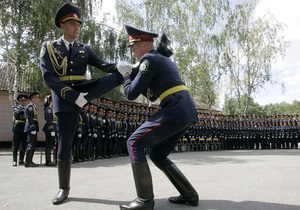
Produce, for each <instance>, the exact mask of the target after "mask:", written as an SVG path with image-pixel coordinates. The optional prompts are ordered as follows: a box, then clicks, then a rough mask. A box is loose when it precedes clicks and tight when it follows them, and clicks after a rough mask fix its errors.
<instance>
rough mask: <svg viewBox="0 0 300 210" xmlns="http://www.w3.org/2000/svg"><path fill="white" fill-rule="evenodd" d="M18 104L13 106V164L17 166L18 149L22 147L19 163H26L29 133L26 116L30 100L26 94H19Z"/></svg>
mask: <svg viewBox="0 0 300 210" xmlns="http://www.w3.org/2000/svg"><path fill="white" fill-rule="evenodd" d="M17 101H18V103H19V105H18V106H15V107H14V108H13V118H14V122H13V129H12V131H13V144H12V149H13V166H17V156H18V150H19V148H20V155H19V165H24V155H25V151H26V147H27V134H26V133H24V127H25V123H26V119H25V116H24V110H25V103H27V102H26V101H28V96H27V95H26V94H19V95H18V96H17Z"/></svg>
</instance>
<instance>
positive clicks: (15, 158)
mask: <svg viewBox="0 0 300 210" xmlns="http://www.w3.org/2000/svg"><path fill="white" fill-rule="evenodd" d="M17 157H18V151H17V150H15V149H14V150H13V163H12V166H17Z"/></svg>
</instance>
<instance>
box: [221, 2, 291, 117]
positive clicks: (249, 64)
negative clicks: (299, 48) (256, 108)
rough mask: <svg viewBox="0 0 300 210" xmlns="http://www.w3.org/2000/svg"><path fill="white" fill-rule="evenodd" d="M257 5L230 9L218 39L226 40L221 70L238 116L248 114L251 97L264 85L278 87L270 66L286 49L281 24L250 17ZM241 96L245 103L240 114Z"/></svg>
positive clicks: (269, 17) (267, 16)
mask: <svg viewBox="0 0 300 210" xmlns="http://www.w3.org/2000/svg"><path fill="white" fill-rule="evenodd" d="M257 2H258V1H251V2H246V3H243V4H241V5H237V6H236V7H234V8H233V9H232V10H231V11H230V13H229V16H228V21H227V23H226V26H225V30H224V31H223V32H222V34H221V39H222V40H224V39H225V40H227V41H226V42H225V43H226V45H224V46H222V49H223V55H222V59H221V60H222V66H223V68H224V70H225V71H226V72H227V73H228V74H229V76H230V81H231V82H230V84H231V85H232V89H231V90H232V91H234V92H235V93H236V97H237V100H238V108H239V115H241V114H242V112H243V114H247V113H248V111H249V104H250V102H251V101H250V100H251V96H252V95H253V94H254V93H256V92H258V91H259V90H260V89H261V88H262V87H263V86H264V85H265V84H266V83H278V81H275V80H274V78H273V76H272V71H271V70H272V68H271V67H272V63H273V62H274V61H275V60H276V58H277V56H278V55H282V57H284V55H285V51H286V49H287V46H288V42H287V41H285V40H284V36H282V32H283V29H284V28H283V24H282V23H280V22H278V21H276V19H275V18H274V17H273V16H272V15H271V14H267V15H266V16H263V17H258V18H255V17H254V16H253V12H254V9H255V6H256V5H257ZM223 43H224V42H223ZM243 95H244V96H246V101H245V106H244V108H243V111H242V104H241V98H242V96H243Z"/></svg>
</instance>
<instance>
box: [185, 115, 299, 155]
mask: <svg viewBox="0 0 300 210" xmlns="http://www.w3.org/2000/svg"><path fill="white" fill-rule="evenodd" d="M299 137H300V121H299V118H298V114H295V115H284V114H283V115H274V116H267V115H247V116H241V117H240V118H238V116H237V115H222V114H212V115H211V114H205V113H200V114H199V121H198V123H195V124H193V125H192V126H191V128H190V130H189V131H188V132H187V133H186V134H185V136H184V137H183V138H182V142H181V144H185V143H186V144H191V143H194V144H196V146H195V147H194V150H213V149H216V146H218V149H224V150H237V149H298V142H299ZM197 146H198V147H197Z"/></svg>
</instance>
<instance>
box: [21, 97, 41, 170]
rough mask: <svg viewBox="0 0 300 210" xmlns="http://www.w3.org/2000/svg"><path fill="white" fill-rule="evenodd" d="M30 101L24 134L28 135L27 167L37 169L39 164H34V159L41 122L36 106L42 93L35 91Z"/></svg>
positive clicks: (26, 110) (26, 111) (27, 107)
mask: <svg viewBox="0 0 300 210" xmlns="http://www.w3.org/2000/svg"><path fill="white" fill-rule="evenodd" d="M29 100H30V101H31V102H30V103H29V104H28V105H27V106H26V108H25V112H24V114H25V118H26V124H25V128H24V132H25V133H27V149H26V159H25V167H36V166H37V164H35V163H34V162H32V158H33V155H34V150H35V148H36V144H37V132H39V122H38V114H37V107H36V106H37V104H38V102H39V101H40V93H39V92H38V91H33V92H32V93H31V94H30V95H29Z"/></svg>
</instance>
